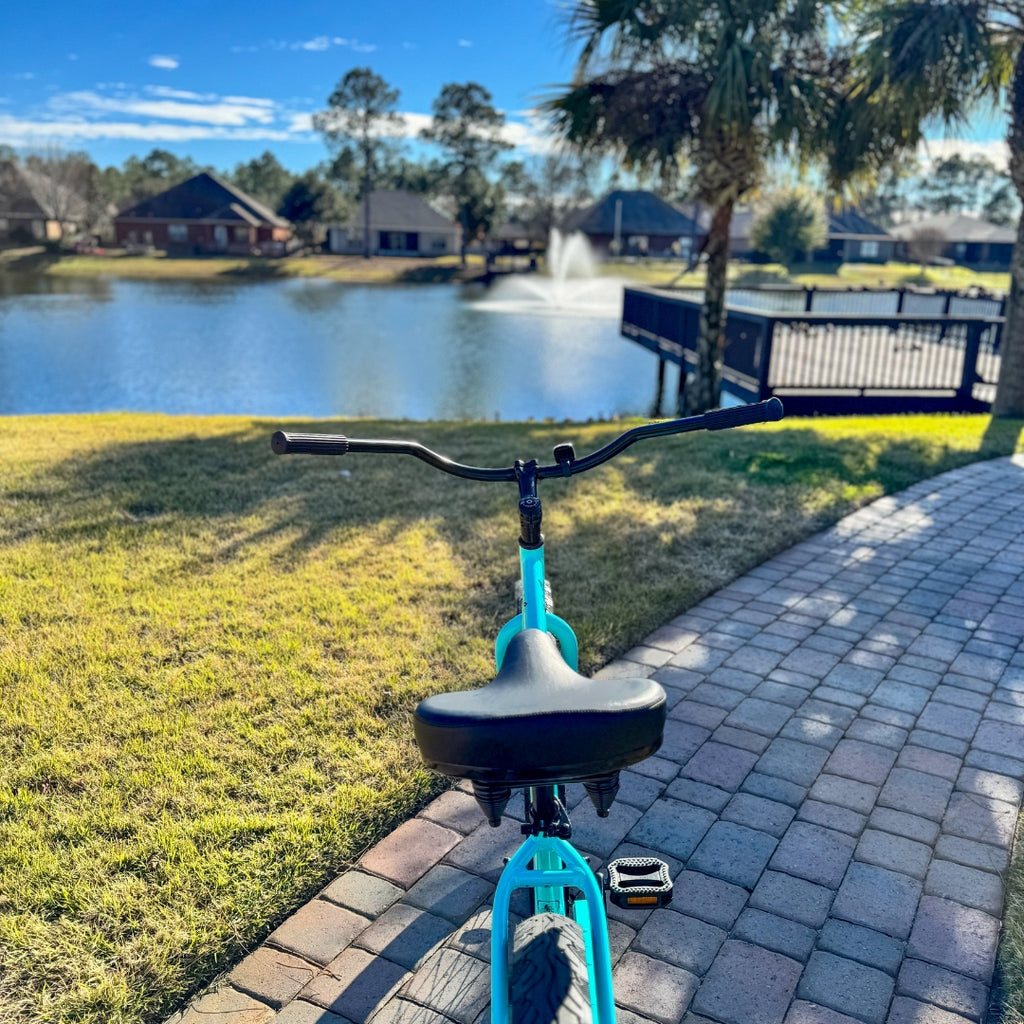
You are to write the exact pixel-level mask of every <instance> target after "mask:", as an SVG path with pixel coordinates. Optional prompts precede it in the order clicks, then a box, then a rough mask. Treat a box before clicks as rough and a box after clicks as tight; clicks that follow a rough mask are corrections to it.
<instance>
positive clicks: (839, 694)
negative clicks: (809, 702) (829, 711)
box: [814, 685, 868, 717]
mask: <svg viewBox="0 0 1024 1024" xmlns="http://www.w3.org/2000/svg"><path fill="white" fill-rule="evenodd" d="M814 697H815V698H816V699H817V700H823V701H829V702H830V703H832V704H842V705H844V706H846V707H848V708H850V709H851V710H852V711H854V712H857V711H860V709H861V708H862V707H864V705H865V704H867V702H868V698H867V697H865V696H864V695H862V694H859V693H854V692H853V691H852V690H840V689H837V688H836V687H834V686H825V685H822V686H819V687H818V688H817V689H816V690H815V691H814ZM854 717H856V715H855V716H854Z"/></svg>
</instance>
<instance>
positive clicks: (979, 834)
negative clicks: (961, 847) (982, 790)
mask: <svg viewBox="0 0 1024 1024" xmlns="http://www.w3.org/2000/svg"><path fill="white" fill-rule="evenodd" d="M1016 822H1017V809H1016V806H1015V805H1014V804H1008V803H1004V802H1003V801H1002V800H992V799H991V798H990V797H986V796H979V795H978V794H977V793H954V794H953V795H952V797H950V800H949V809H948V810H947V812H946V815H945V817H944V818H943V819H942V831H943V832H948V833H950V834H951V835H954V836H960V837H961V838H963V839H974V840H976V841H978V842H983V843H992V844H995V845H998V846H1002V847H1005V848H1007V849H1008V848H1009V846H1010V843H1011V842H1012V841H1013V830H1014V826H1015V825H1016Z"/></svg>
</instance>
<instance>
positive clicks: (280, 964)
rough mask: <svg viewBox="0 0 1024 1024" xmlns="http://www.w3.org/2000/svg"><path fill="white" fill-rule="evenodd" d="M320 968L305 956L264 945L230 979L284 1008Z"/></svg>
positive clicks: (237, 968)
mask: <svg viewBox="0 0 1024 1024" xmlns="http://www.w3.org/2000/svg"><path fill="white" fill-rule="evenodd" d="M318 971H319V968H318V967H316V966H314V965H313V964H311V963H309V962H308V961H306V960H303V959H302V958H301V957H297V956H293V955H292V954H291V953H285V952H283V951H282V950H279V949H273V948H272V947H270V946H260V948H259V949H257V950H256V951H255V952H254V953H251V954H250V955H249V956H247V957H246V958H245V959H244V960H243V961H242V962H241V963H240V964H239V965H238V966H237V967H236V968H235V969H234V970H233V971H232V972H231V974H230V975H228V981H229V982H230V983H231V985H232V986H233V987H234V988H237V989H238V990H239V991H240V992H245V993H246V994H247V995H250V996H252V997H253V998H255V999H258V1000H259V1001H260V1002H263V1003H269V1004H270V1005H271V1006H273V1007H276V1008H280V1007H282V1006H284V1004H285V1003H287V1002H288V1000H290V999H291V998H293V997H294V996H295V995H296V994H297V993H298V991H299V989H301V988H302V987H303V986H304V985H305V984H306V983H307V982H309V981H310V979H311V978H313V976H314V975H315V974H317V973H318Z"/></svg>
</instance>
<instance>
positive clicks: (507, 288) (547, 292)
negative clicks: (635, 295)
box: [475, 228, 622, 318]
mask: <svg viewBox="0 0 1024 1024" xmlns="http://www.w3.org/2000/svg"><path fill="white" fill-rule="evenodd" d="M546 263H547V273H546V274H509V275H508V276H507V277H503V278H499V279H498V280H497V281H496V282H495V284H494V285H493V287H492V288H491V289H490V291H489V292H488V293H487V296H486V297H485V298H484V299H482V300H481V301H480V302H478V303H476V304H475V305H476V307H477V308H478V309H485V310H491V311H493V312H498V313H525V314H532V315H536V316H588V317H602V318H605V317H619V316H621V314H622V282H621V281H619V280H618V279H616V278H612V277H599V276H598V274H597V262H596V260H595V259H594V253H593V250H592V249H591V248H590V243H589V242H588V241H587V238H586V236H585V235H583V234H581V233H580V232H578V231H577V232H574V233H573V234H569V235H563V234H562V232H560V231H559V230H558V229H557V228H553V229H552V231H551V235H550V238H549V240H548V251H547V260H546Z"/></svg>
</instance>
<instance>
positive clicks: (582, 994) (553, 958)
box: [510, 913, 593, 1024]
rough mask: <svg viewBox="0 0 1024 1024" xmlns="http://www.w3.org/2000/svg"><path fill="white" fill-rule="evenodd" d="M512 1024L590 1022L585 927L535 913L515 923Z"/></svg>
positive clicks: (562, 918)
mask: <svg viewBox="0 0 1024 1024" xmlns="http://www.w3.org/2000/svg"><path fill="white" fill-rule="evenodd" d="M513 949H514V952H513V954H512V970H511V986H510V987H511V1000H510V1011H511V1012H510V1019H511V1024H591V1022H592V1020H593V1018H592V1015H591V1012H590V983H589V979H588V977H587V954H586V948H585V945H584V942H583V932H582V931H581V930H580V926H579V925H578V924H577V923H576V922H575V921H573V920H571V919H570V918H568V917H564V916H563V915H562V914H550V913H546V914H535V915H534V916H533V917H528V918H527V919H526V920H525V921H523V923H522V924H521V925H519V927H518V928H516V933H515V940H514V943H513Z"/></svg>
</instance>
